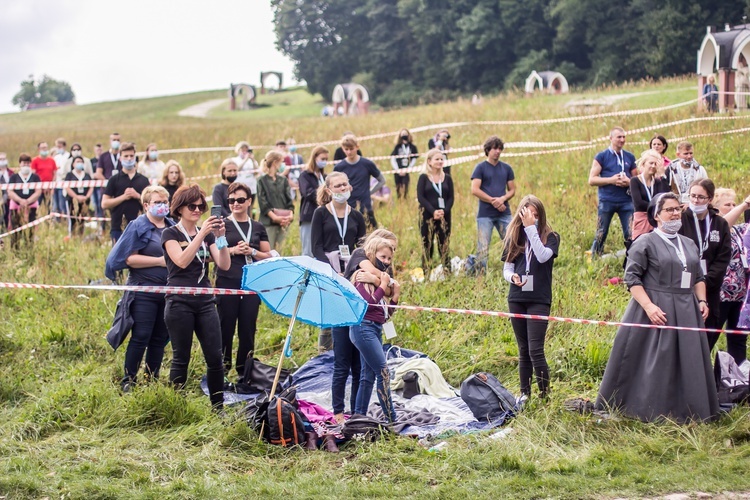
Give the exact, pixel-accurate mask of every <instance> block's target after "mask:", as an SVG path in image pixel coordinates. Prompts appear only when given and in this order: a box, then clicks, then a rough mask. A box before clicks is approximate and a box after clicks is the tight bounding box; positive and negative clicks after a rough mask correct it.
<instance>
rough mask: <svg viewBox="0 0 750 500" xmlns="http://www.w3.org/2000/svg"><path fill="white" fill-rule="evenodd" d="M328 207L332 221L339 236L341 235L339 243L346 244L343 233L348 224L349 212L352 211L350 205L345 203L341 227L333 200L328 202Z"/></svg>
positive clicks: (344, 233)
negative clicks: (342, 225)
mask: <svg viewBox="0 0 750 500" xmlns="http://www.w3.org/2000/svg"><path fill="white" fill-rule="evenodd" d="M328 208H329V209H330V210H331V214H332V215H333V221H334V222H335V223H336V228H337V229H338V230H339V236H341V244H342V245H346V242H344V235H346V226H347V225H349V212H351V211H352V207H350V206H349V205H348V204H347V205H346V214H345V215H344V227H343V228H342V227H341V223H340V222H339V217H338V215H336V208H335V207H334V206H333V202H331V203H329V204H328Z"/></svg>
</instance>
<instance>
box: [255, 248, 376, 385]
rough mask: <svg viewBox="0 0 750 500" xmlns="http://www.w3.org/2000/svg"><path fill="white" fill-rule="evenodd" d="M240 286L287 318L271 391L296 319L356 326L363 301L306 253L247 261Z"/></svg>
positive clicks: (327, 325) (351, 287) (361, 315)
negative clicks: (284, 338) (303, 254)
mask: <svg viewBox="0 0 750 500" xmlns="http://www.w3.org/2000/svg"><path fill="white" fill-rule="evenodd" d="M242 289H243V290H251V291H253V292H256V293H257V294H258V295H259V296H260V298H261V300H262V301H263V302H264V303H265V304H266V306H268V308H269V309H271V311H273V312H275V313H276V314H280V315H282V316H286V317H288V318H291V320H290V321H289V329H288V330H287V334H286V341H285V342H284V350H283V352H282V355H281V358H280V359H279V365H278V367H277V369H276V377H275V378H274V381H273V385H272V387H271V394H272V395H273V394H275V391H276V385H277V383H278V378H279V374H280V372H281V366H282V363H283V361H284V354H287V356H289V355H290V353H291V350H290V346H291V342H292V328H293V327H294V323H295V321H296V320H299V321H301V322H303V323H306V324H308V325H313V326H317V327H320V328H330V327H334V326H349V325H358V324H359V323H361V322H362V318H364V316H365V312H366V311H367V302H365V300H364V299H363V298H362V296H360V294H359V292H357V290H356V289H355V288H354V285H352V284H351V283H349V282H348V281H347V280H345V279H344V278H342V277H341V276H339V274H338V273H336V272H335V271H334V270H333V268H332V267H331V266H330V265H328V264H327V263H324V262H320V261H319V260H315V259H312V258H310V257H306V256H299V257H275V258H271V259H265V260H261V261H259V262H254V263H253V264H248V265H246V266H245V267H244V269H243V271H242Z"/></svg>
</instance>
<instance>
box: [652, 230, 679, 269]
mask: <svg viewBox="0 0 750 500" xmlns="http://www.w3.org/2000/svg"><path fill="white" fill-rule="evenodd" d="M654 232H655V233H656V234H658V235H659V237H660V238H661V239H663V240H664V242H665V243H666V244H667V245H669V246H670V247H672V248H674V251H675V252H677V258H678V259H680V264H682V270H683V271H687V257H686V256H685V249H684V248H683V247H682V240H681V239H680V236H679V235H677V238H676V240H677V244H678V245H680V248H677V247H676V246H675V245H674V243H672V241H670V238H669V237H667V236H666V235H665V234H664V233H663V232H662V231H661V230H660V229H656V230H654Z"/></svg>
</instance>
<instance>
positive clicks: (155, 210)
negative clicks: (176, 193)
mask: <svg viewBox="0 0 750 500" xmlns="http://www.w3.org/2000/svg"><path fill="white" fill-rule="evenodd" d="M148 213H150V214H151V215H153V216H154V217H159V218H164V217H166V216H167V215H169V205H168V204H167V203H154V204H153V205H151V206H149V207H148Z"/></svg>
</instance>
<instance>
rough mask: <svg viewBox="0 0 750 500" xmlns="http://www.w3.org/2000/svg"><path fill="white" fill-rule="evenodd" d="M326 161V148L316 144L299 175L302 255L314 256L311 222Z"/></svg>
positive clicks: (322, 181) (323, 177) (323, 181)
mask: <svg viewBox="0 0 750 500" xmlns="http://www.w3.org/2000/svg"><path fill="white" fill-rule="evenodd" d="M327 162H328V150H327V149H326V148H324V147H323V146H316V147H315V148H314V149H313V150H312V153H310V161H309V162H308V163H307V167H305V169H304V170H303V171H302V173H301V174H300V176H299V194H300V198H301V201H300V204H299V238H300V241H301V242H302V255H307V256H308V257H314V255H313V251H312V235H311V230H310V228H311V224H312V218H313V212H315V209H316V208H317V207H318V201H317V198H318V188H320V187H321V186H323V184H324V183H325V173H324V169H325V168H326V164H327Z"/></svg>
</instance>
